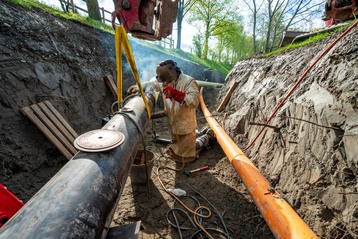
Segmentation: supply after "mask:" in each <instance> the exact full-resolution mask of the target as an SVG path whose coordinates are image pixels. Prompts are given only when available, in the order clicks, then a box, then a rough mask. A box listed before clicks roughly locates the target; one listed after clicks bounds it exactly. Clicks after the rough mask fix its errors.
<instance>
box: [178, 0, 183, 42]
mask: <svg viewBox="0 0 358 239" xmlns="http://www.w3.org/2000/svg"><path fill="white" fill-rule="evenodd" d="M183 2H184V1H183V0H179V1H178V18H177V25H178V32H177V49H180V47H181V26H182V22H183V11H184V9H183V7H184V6H183Z"/></svg>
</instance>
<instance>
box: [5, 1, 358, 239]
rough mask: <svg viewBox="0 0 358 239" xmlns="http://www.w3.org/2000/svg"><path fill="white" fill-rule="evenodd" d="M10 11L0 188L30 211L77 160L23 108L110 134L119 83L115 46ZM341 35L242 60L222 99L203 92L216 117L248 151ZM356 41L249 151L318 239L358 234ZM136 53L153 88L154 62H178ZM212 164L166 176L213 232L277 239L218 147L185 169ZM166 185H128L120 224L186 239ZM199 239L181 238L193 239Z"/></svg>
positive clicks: (162, 126) (107, 37)
mask: <svg viewBox="0 0 358 239" xmlns="http://www.w3.org/2000/svg"><path fill="white" fill-rule="evenodd" d="M0 12H1V14H0V32H1V34H0V77H1V85H0V102H1V104H0V110H1V114H0V152H1V153H0V162H1V165H2V167H1V170H0V180H1V183H3V184H5V185H6V186H7V187H8V188H9V189H10V190H11V191H12V192H13V193H14V194H15V195H17V196H18V197H19V198H20V199H22V200H23V201H24V202H26V201H28V200H29V199H30V198H31V197H32V196H33V195H34V194H35V193H36V192H37V191H38V190H39V189H40V188H41V187H42V186H43V185H44V184H45V183H46V182H47V181H48V180H49V179H50V178H51V177H52V176H53V175H55V174H56V173H57V171H58V170H59V169H60V168H61V167H62V166H63V165H64V164H65V163H66V162H67V160H66V159H65V157H64V156H62V155H61V154H60V152H59V151H58V150H57V149H56V148H55V147H54V146H53V145H52V144H51V142H50V141H49V140H48V139H47V138H46V137H45V136H44V135H43V134H42V133H41V131H40V130H38V129H37V128H36V127H35V126H34V125H33V124H32V123H31V121H30V120H28V119H27V118H26V117H25V116H24V115H22V114H21V112H20V110H19V109H20V108H21V107H24V106H29V105H31V104H33V103H38V102H41V101H43V100H49V101H51V102H52V104H53V105H54V106H55V107H56V109H57V110H58V111H59V112H60V113H61V114H62V115H63V116H64V117H65V118H66V119H67V120H68V121H69V122H70V124H71V126H72V127H73V128H74V129H75V130H76V131H77V133H78V134H81V133H85V132H87V131H90V130H92V129H98V128H101V122H102V118H103V117H106V116H108V115H109V114H110V113H111V112H110V106H111V104H112V103H113V101H114V100H115V99H114V98H113V97H112V96H111V94H110V91H109V89H108V88H107V87H106V85H105V83H104V81H103V77H104V76H106V75H113V76H115V55H114V37H113V35H111V34H108V33H104V32H102V31H99V30H95V29H92V28H89V27H87V26H84V25H82V24H79V23H74V22H72V21H68V20H63V19H59V18H57V17H55V16H52V15H49V14H47V13H45V12H43V11H41V10H37V9H32V10H27V9H23V8H21V7H18V6H16V5H12V4H9V3H6V2H4V1H2V2H0ZM337 34H338V33H337ZM337 34H335V35H334V36H332V37H331V38H328V39H326V40H324V41H321V42H318V43H315V44H312V45H310V46H307V47H304V48H300V49H298V50H293V51H289V52H286V53H283V54H281V55H278V56H272V57H268V58H259V57H258V58H253V59H250V60H247V61H241V62H238V63H237V64H236V65H235V67H234V69H233V70H232V71H231V72H230V74H229V75H228V76H227V78H226V80H225V85H224V87H223V89H222V90H218V89H205V90H204V99H205V101H206V104H207V105H208V107H209V109H210V110H211V111H212V113H213V114H214V116H215V117H216V118H217V120H218V121H219V122H221V123H222V124H223V125H224V127H225V130H226V131H227V132H228V133H229V134H230V135H231V137H232V138H233V139H234V140H235V141H236V142H237V144H238V145H239V146H241V147H242V148H244V146H246V145H247V143H248V142H250V141H251V140H252V139H253V137H254V136H255V134H256V133H257V132H258V130H259V129H260V127H259V126H258V125H257V124H258V123H264V122H265V119H266V118H267V116H268V115H269V114H270V113H271V111H272V109H273V108H274V106H275V105H276V104H277V103H278V102H279V100H280V99H281V98H282V96H284V94H285V92H287V90H288V89H289V88H290V87H291V86H292V85H293V83H294V81H295V80H297V79H298V78H299V76H300V74H302V72H303V71H304V70H305V69H306V68H307V67H308V65H309V64H310V62H311V61H312V59H314V58H315V57H316V56H317V55H318V54H319V52H320V51H321V50H322V49H323V48H325V47H326V46H327V44H329V43H330V42H332V41H333V40H334V38H335V37H337ZM356 34H357V29H354V31H353V32H352V33H350V34H349V35H348V36H347V37H346V38H344V40H342V41H341V42H339V43H338V45H337V46H336V47H335V48H334V49H332V50H331V51H330V52H329V54H328V55H327V56H325V57H324V58H323V59H322V61H321V62H320V63H319V64H318V65H317V66H316V67H315V68H314V69H313V70H312V71H311V73H310V74H309V75H308V77H307V79H306V80H305V81H304V82H303V83H302V84H301V85H300V87H299V88H298V89H297V91H296V92H295V93H294V95H293V96H292V97H291V98H290V99H289V101H288V102H287V103H286V104H285V105H284V106H283V108H282V109H281V110H280V111H279V113H278V116H277V117H275V118H274V121H273V122H271V123H270V125H271V126H272V127H270V128H268V129H267V130H265V132H264V135H263V136H262V137H261V138H259V141H258V142H257V143H255V144H254V146H253V147H252V148H250V150H249V151H248V152H246V153H247V155H248V156H249V157H250V158H251V159H252V160H253V162H254V164H255V165H257V167H258V168H259V169H260V170H261V171H262V172H263V173H264V174H265V175H266V177H267V178H268V179H269V180H270V181H271V183H272V185H273V186H274V187H275V188H276V190H277V191H279V192H280V193H281V195H282V196H283V197H284V198H285V199H286V200H287V201H288V202H289V203H290V204H291V205H292V207H293V208H294V209H295V210H297V212H298V213H299V215H301V216H302V218H303V219H304V221H305V222H306V223H307V224H308V225H309V227H310V228H312V230H313V231H314V232H315V233H316V234H317V235H318V236H319V237H320V238H356V236H357V230H358V229H357V217H358V216H357V215H358V212H357V210H358V209H357V201H358V198H357V191H358V190H357V179H356V175H357V156H356V155H357V153H358V152H357V148H356V145H357V143H358V138H357V131H358V128H357V127H358V126H357V125H358V124H357V121H358V117H357V107H358V104H357V97H358V93H357V84H358V82H357V81H358V77H357V75H358V74H357V71H358V64H357V54H358V53H357V52H358V51H357V49H358V48H357V44H358V43H357V41H356V39H355V37H354V36H355V35H356ZM131 45H132V48H133V51H134V55H135V57H136V61H137V65H138V69H139V70H140V75H141V79H143V80H148V79H150V78H151V77H152V76H153V75H154V69H155V65H156V64H157V63H158V62H160V61H161V60H164V59H167V58H168V56H167V55H165V54H163V53H161V52H158V51H156V50H150V49H148V48H145V47H143V46H141V45H140V44H138V43H137V42H136V41H131ZM175 60H176V61H177V62H178V64H179V65H180V66H182V68H183V70H184V72H187V73H189V74H191V75H193V76H194V77H196V78H197V79H198V80H203V79H204V76H205V74H206V73H205V68H204V67H201V66H199V65H196V64H192V63H190V62H189V63H187V62H185V61H183V60H180V59H175ZM124 79H125V80H124V82H123V88H124V89H127V88H128V87H129V86H130V85H132V84H134V82H135V81H134V79H133V77H132V75H131V73H130V71H129V68H126V71H125V73H124ZM233 81H238V85H237V87H236V89H235V91H234V92H233V95H232V96H231V99H230V101H229V102H228V104H227V105H226V107H225V109H224V111H223V112H216V111H215V109H216V107H217V106H218V104H219V103H220V102H221V101H222V99H223V97H224V95H225V94H226V92H227V91H228V89H229V87H230V86H231V84H232V83H233ZM197 117H198V123H199V129H200V128H202V127H205V126H206V120H205V118H204V117H203V115H202V113H201V111H200V110H198V111H197ZM152 125H153V128H154V129H155V131H156V132H157V133H158V134H159V135H160V136H162V137H165V138H168V137H169V133H168V126H167V122H166V119H165V118H162V119H157V120H153V122H152ZM145 141H146V143H147V147H148V149H149V150H151V151H153V152H154V154H155V167H157V166H159V165H168V166H172V167H178V168H179V167H180V166H181V165H177V164H176V163H174V162H173V161H171V160H168V159H167V158H165V157H163V154H162V153H163V151H162V150H163V148H164V147H165V145H163V144H158V143H154V142H153V139H152V130H151V128H148V129H147V131H146V132H145ZM204 165H207V166H209V170H207V171H204V172H201V173H197V174H194V175H192V176H191V177H187V176H186V175H185V174H183V171H179V172H172V171H165V172H162V174H161V176H160V179H161V180H163V182H164V183H165V185H167V186H168V187H180V188H182V189H184V190H185V191H187V193H189V194H190V195H191V196H193V197H195V198H196V200H199V201H200V202H201V203H203V204H205V205H207V204H208V202H207V201H206V200H205V199H207V200H209V201H210V203H211V204H212V205H213V206H214V207H215V208H216V209H217V211H218V212H219V214H217V215H214V216H213V217H212V220H210V221H208V222H207V226H208V227H210V226H218V225H221V222H220V220H221V218H223V220H224V221H225V223H226V225H227V227H228V228H230V230H232V234H233V238H273V235H272V233H271V232H270V230H269V228H268V227H267V225H266V223H265V221H264V219H263V218H262V216H261V215H260V213H259V211H258V210H257V208H256V207H255V205H254V204H253V203H252V200H251V198H250V196H249V195H248V193H247V191H246V189H245V187H244V186H243V184H242V182H241V180H240V178H239V177H238V176H237V174H236V172H235V170H234V169H233V168H232V166H231V165H230V163H229V162H228V160H227V158H226V157H225V155H224V153H223V152H222V150H221V148H220V146H219V145H218V144H215V143H214V144H212V145H211V147H210V148H208V149H207V150H204V151H203V152H202V153H201V156H200V158H199V159H198V160H196V161H194V162H193V163H190V164H188V165H185V169H194V168H197V167H201V166H204ZM158 180H159V178H158V177H157V176H156V175H155V174H154V173H153V174H152V181H151V183H150V184H149V187H143V186H136V185H132V183H131V178H128V180H127V184H126V186H125V189H124V191H123V193H122V196H121V200H120V202H119V205H118V208H117V211H116V214H115V216H114V218H113V222H112V226H116V225H123V224H128V223H132V222H135V221H138V220H141V221H142V226H143V228H142V231H141V233H140V238H179V235H178V232H177V230H176V229H175V228H174V227H171V226H170V225H169V223H168V221H167V218H166V214H167V213H168V212H169V211H170V209H171V208H172V207H174V206H175V207H177V206H178V203H177V202H176V201H175V200H174V199H173V198H171V197H170V196H169V195H168V194H166V193H165V192H164V190H163V189H162V187H161V186H160V183H159V181H158ZM201 195H202V196H201ZM187 203H188V204H192V203H193V202H192V201H190V200H189V201H188V202H187ZM184 220H185V219H184ZM186 221H187V222H188V220H187V219H186ZM189 226H190V225H189ZM195 231H196V230H195V229H192V230H187V231H185V232H183V233H184V238H189V237H190V236H191V235H192V234H193V233H195ZM218 237H219V236H218Z"/></svg>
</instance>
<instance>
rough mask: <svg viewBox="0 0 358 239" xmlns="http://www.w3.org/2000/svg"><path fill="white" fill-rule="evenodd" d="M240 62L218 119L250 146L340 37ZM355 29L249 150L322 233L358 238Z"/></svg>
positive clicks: (357, 58) (228, 80)
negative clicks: (228, 97)
mask: <svg viewBox="0 0 358 239" xmlns="http://www.w3.org/2000/svg"><path fill="white" fill-rule="evenodd" d="M340 33H341V32H339V33H336V34H334V35H333V36H331V37H329V38H327V39H324V40H323V41H320V42H316V43H314V44H311V45H309V46H306V47H303V48H300V49H296V50H291V51H288V52H285V53H282V54H280V55H277V56H271V57H265V58H255V59H250V60H247V61H240V62H238V63H237V64H236V65H235V67H234V69H232V71H231V72H230V73H229V75H228V76H227V78H226V81H225V86H224V88H223V89H222V91H221V93H220V96H219V102H221V101H222V99H223V97H224V95H225V94H226V92H227V91H228V89H229V87H230V86H231V85H232V84H233V82H234V81H237V82H238V85H237V87H236V88H235V91H234V92H233V94H232V95H231V98H230V101H229V102H228V104H227V105H226V108H225V109H224V111H223V112H221V113H220V114H221V120H222V121H223V123H224V125H225V129H226V131H227V132H228V133H229V134H230V135H231V137H232V138H233V139H234V140H235V141H236V142H237V143H238V145H239V146H241V148H245V146H247V145H248V143H249V142H251V141H252V140H253V139H254V137H255V136H256V134H257V133H258V132H259V130H260V129H261V127H262V126H260V125H259V124H263V123H265V122H266V120H267V119H268V117H269V116H270V114H271V113H272V112H273V109H274V108H275V107H276V106H277V105H278V104H279V102H280V101H281V100H282V99H283V98H284V97H285V96H286V95H287V93H288V91H289V90H290V89H291V87H292V86H293V85H294V83H295V82H296V81H297V80H298V79H299V78H300V77H301V75H302V74H303V72H304V71H305V70H306V69H307V68H308V67H309V66H310V65H311V64H312V63H313V61H314V60H315V59H316V58H317V57H318V55H319V54H320V53H321V52H322V51H323V49H325V48H326V47H327V46H328V45H329V44H330V43H332V42H333V41H334V39H335V38H337V37H338V34H340ZM357 34H358V29H357V28H355V29H353V31H352V32H350V33H349V34H348V35H347V36H346V37H345V38H344V39H342V40H341V41H340V42H338V43H337V45H336V46H335V47H334V48H333V49H331V50H330V51H329V53H328V54H327V55H326V56H324V57H323V59H322V60H321V61H319V62H318V64H317V65H316V66H315V67H314V68H313V69H312V70H311V71H310V73H309V74H308V75H307V77H306V78H305V79H304V80H303V82H302V83H301V84H300V85H299V86H298V88H297V89H296V90H295V91H294V92H293V94H292V96H291V97H290V98H289V99H288V102H286V103H285V104H284V105H283V107H282V108H280V110H279V111H278V113H277V115H276V117H274V118H273V120H272V121H271V123H269V126H268V127H267V128H266V129H265V131H264V132H263V134H262V135H261V136H260V137H259V138H258V140H257V141H256V142H255V143H254V145H253V146H252V147H251V148H249V149H248V150H247V151H246V154H247V155H248V156H249V158H251V159H252V160H253V162H254V164H255V165H257V167H258V168H259V169H260V170H261V171H262V172H263V173H264V174H265V175H266V176H267V178H268V179H269V180H271V183H272V186H273V187H275V188H276V190H278V191H279V192H280V193H281V194H282V196H283V197H284V198H285V199H286V200H288V202H289V203H291V205H292V206H293V208H294V209H296V210H297V212H298V213H299V214H300V215H301V216H302V218H303V219H304V220H305V221H306V222H307V223H308V225H309V226H310V227H311V228H312V229H313V230H314V231H315V232H316V233H317V235H318V236H320V237H322V238H356V237H357V236H358V223H357V220H358V184H357V172H358V157H357V155H358V147H357V145H358V41H357V37H356V36H357Z"/></svg>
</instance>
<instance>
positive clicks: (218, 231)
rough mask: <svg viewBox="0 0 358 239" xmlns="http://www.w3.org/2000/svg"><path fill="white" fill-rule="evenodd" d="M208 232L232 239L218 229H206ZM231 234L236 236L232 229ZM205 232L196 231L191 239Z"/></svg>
mask: <svg viewBox="0 0 358 239" xmlns="http://www.w3.org/2000/svg"><path fill="white" fill-rule="evenodd" d="M206 230H207V231H213V232H217V233H219V234H221V235H222V236H225V237H226V238H231V237H227V234H226V233H225V232H223V231H221V230H219V229H216V228H207V229H206ZM230 231H231V233H233V235H235V234H234V232H233V231H232V230H231V229H230ZM202 232H203V231H202V230H199V231H196V232H195V233H194V234H193V235H192V236H191V237H190V239H194V238H195V237H196V236H198V235H200V234H201V233H202Z"/></svg>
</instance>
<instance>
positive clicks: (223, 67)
mask: <svg viewBox="0 0 358 239" xmlns="http://www.w3.org/2000/svg"><path fill="white" fill-rule="evenodd" d="M5 1H7V2H10V3H13V4H18V5H21V6H22V7H24V8H27V9H33V8H38V9H42V10H43V11H45V12H48V13H50V14H53V15H56V16H58V17H60V18H64V19H68V20H72V21H76V22H80V23H82V24H85V25H87V26H90V27H93V28H97V29H100V30H102V31H105V32H108V33H111V34H114V30H113V28H112V26H110V25H108V24H105V23H103V22H100V21H95V20H93V19H91V18H89V17H83V16H81V15H79V14H77V13H64V12H63V11H62V10H61V9H58V8H56V7H55V6H48V5H46V4H43V3H40V2H38V1H37V0H5ZM130 39H131V40H133V41H136V43H138V44H141V45H145V46H146V47H149V48H152V49H155V50H158V51H161V52H163V53H165V54H169V55H173V56H175V57H177V58H179V59H182V60H185V61H191V62H195V63H197V64H200V65H203V66H205V67H208V68H211V69H213V70H214V71H217V72H220V73H221V74H223V75H226V74H227V73H228V72H229V71H230V69H231V68H232V66H231V65H228V64H223V63H219V62H215V61H211V60H203V59H201V58H199V57H197V56H195V55H193V54H191V53H187V52H184V51H182V50H180V49H166V48H163V47H161V46H157V45H155V44H151V43H147V42H145V41H141V40H137V39H135V38H130Z"/></svg>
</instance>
